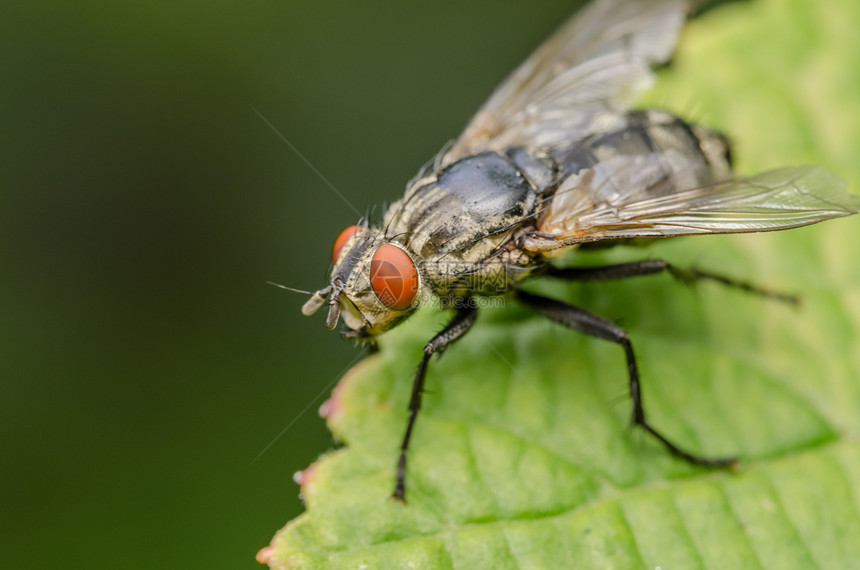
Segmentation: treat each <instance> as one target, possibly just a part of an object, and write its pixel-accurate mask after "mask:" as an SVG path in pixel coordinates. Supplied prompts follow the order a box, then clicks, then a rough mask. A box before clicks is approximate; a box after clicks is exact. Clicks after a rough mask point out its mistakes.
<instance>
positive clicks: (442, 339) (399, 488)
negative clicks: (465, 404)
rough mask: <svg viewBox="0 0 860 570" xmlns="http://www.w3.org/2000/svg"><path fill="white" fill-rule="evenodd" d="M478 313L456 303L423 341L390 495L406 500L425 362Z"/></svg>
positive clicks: (469, 325)
mask: <svg viewBox="0 0 860 570" xmlns="http://www.w3.org/2000/svg"><path fill="white" fill-rule="evenodd" d="M477 317H478V309H477V307H476V306H474V305H472V303H470V302H469V300H468V299H466V300H465V302H464V303H462V304H461V306H458V307H457V314H456V315H454V318H453V319H451V322H449V323H448V325H447V326H446V327H445V328H444V329H442V332H440V333H439V334H437V335H436V336H434V337H433V338H432V339H430V342H428V343H427V344H425V345H424V356H423V357H422V358H421V363H420V364H419V365H418V372H416V374H415V381H414V382H413V383H412V396H411V398H410V399H409V421H408V423H407V424H406V433H405V434H404V435H403V443H402V444H401V445H400V458H399V459H398V461H397V479H396V482H395V484H394V492H393V493H392V494H391V498H392V499H395V500H398V501H401V502H406V450H407V449H408V448H409V439H410V438H411V437H412V428H413V427H414V426H415V419H416V418H417V417H418V410H419V409H420V408H421V396H422V394H423V392H424V377H425V376H426V374H427V363H428V362H429V361H430V357H431V356H433V355H434V354H441V353H442V352H443V351H444V350H445V349H446V348H448V347H449V346H451V344H453V343H454V341H456V340H458V339H459V338H460V337H462V336H463V335H464V334H466V333H467V332H469V329H471V328H472V325H473V324H475V319H476V318H477Z"/></svg>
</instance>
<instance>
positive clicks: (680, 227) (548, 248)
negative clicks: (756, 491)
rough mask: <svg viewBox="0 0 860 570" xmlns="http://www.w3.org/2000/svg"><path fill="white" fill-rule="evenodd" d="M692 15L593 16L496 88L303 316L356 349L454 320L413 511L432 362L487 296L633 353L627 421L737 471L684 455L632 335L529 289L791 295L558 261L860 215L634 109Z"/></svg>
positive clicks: (834, 194)
mask: <svg viewBox="0 0 860 570" xmlns="http://www.w3.org/2000/svg"><path fill="white" fill-rule="evenodd" d="M688 8H689V6H688V4H687V3H686V2H684V1H681V0H648V1H644V0H639V1H632V0H595V1H594V2H593V3H591V4H589V5H587V6H586V7H585V8H584V9H582V10H581V11H580V12H579V13H578V14H577V15H576V16H575V17H573V18H572V19H570V20H569V21H568V22H566V23H565V24H564V25H563V26H562V27H561V29H560V30H559V31H558V32H557V33H556V34H555V35H553V36H552V37H550V38H549V40H547V41H546V42H545V43H544V44H543V45H542V46H541V47H540V48H539V49H538V50H537V51H536V52H534V54H532V55H531V56H530V57H529V58H528V59H527V60H526V61H525V62H524V63H523V64H522V65H520V67H519V68H517V69H516V70H515V71H514V72H513V73H512V74H511V75H510V76H509V77H508V78H507V79H506V80H505V81H504V82H503V83H502V84H501V85H500V86H499V87H498V88H497V89H496V90H495V92H494V93H493V94H492V96H491V97H490V98H489V100H488V101H487V102H486V103H485V104H484V106H483V107H482V108H481V109H480V110H479V111H478V113H477V114H476V115H475V116H474V118H472V120H471V122H470V123H469V124H468V125H467V126H466V129H465V130H464V131H463V133H462V134H461V135H460V136H459V137H458V138H457V139H456V140H455V141H453V142H452V143H451V144H449V145H448V146H447V147H445V148H443V149H442V151H441V152H440V153H439V154H438V155H437V156H436V158H435V159H434V160H433V161H431V162H430V163H429V164H428V165H427V166H425V167H424V168H423V169H422V170H421V171H420V172H419V173H418V175H417V176H416V177H415V178H414V179H413V180H412V181H410V182H409V183H408V185H407V188H406V192H405V194H404V195H403V197H402V198H401V199H400V200H398V201H397V202H395V203H393V204H392V205H391V206H390V207H389V208H388V209H387V211H386V212H385V213H384V216H383V219H382V221H381V223H379V224H377V225H372V224H370V223H369V222H367V221H362V222H360V223H359V224H358V225H354V226H350V227H348V228H346V229H345V230H343V232H342V233H341V234H340V235H339V236H338V237H337V239H336V240H335V243H334V249H333V251H332V261H333V263H334V267H333V270H332V273H331V280H330V282H329V284H328V285H327V286H326V287H325V288H323V289H320V290H319V291H317V292H316V293H313V294H312V296H311V298H310V299H309V300H308V302H307V303H306V304H305V305H304V307H303V309H302V310H303V312H304V313H305V314H307V315H309V314H311V313H314V312H315V311H316V310H317V309H319V308H320V307H322V306H323V305H327V306H328V315H327V317H326V325H327V326H328V328H330V329H334V328H335V327H336V326H337V324H338V321H339V319H340V318H343V321H344V323H345V325H346V327H347V329H348V332H347V334H348V336H351V337H355V338H358V339H364V340H367V341H370V342H372V340H373V338H374V337H375V336H376V335H379V334H381V333H383V332H385V331H387V330H388V329H390V328H392V327H394V326H395V325H397V324H398V323H400V322H402V321H403V320H404V319H406V318H407V317H408V316H410V315H411V314H412V313H413V312H414V311H415V310H416V309H417V308H418V307H419V306H422V305H424V304H427V303H428V302H429V301H430V300H432V299H438V300H441V301H442V302H443V306H445V307H447V308H450V309H452V310H453V312H454V314H453V317H452V318H451V320H450V322H449V323H448V325H447V326H446V327H445V328H444V329H443V330H442V331H441V332H440V333H439V334H437V335H436V336H434V337H433V338H432V339H430V341H429V342H427V344H426V345H425V346H424V354H423V357H422V358H421V361H420V363H419V366H418V371H417V373H416V375H415V379H414V382H413V386H412V396H411V399H410V401H409V419H408V423H407V425H406V431H405V434H404V436H403V440H402V445H401V447H400V454H399V459H398V462H397V467H396V477H395V485H394V492H393V495H392V496H393V498H395V499H399V500H404V498H405V477H406V458H407V448H408V447H409V440H410V437H411V435H412V430H413V428H414V426H415V420H416V417H417V415H418V410H419V409H420V407H421V397H422V391H423V386H424V378H425V374H426V372H427V365H428V362H429V360H430V357H431V356H432V355H433V354H438V353H441V352H442V351H444V350H445V349H446V348H447V347H448V346H450V345H451V344H452V343H453V342H455V341H456V340H458V339H460V338H462V337H463V335H465V334H466V333H467V332H468V331H469V329H471V328H472V325H473V324H474V323H475V319H476V317H477V313H478V310H477V306H478V304H479V303H477V302H476V300H477V299H480V298H481V297H489V296H497V295H506V296H510V297H512V298H515V299H517V300H518V301H519V302H521V303H523V304H524V305H526V306H527V307H529V308H531V309H533V310H534V311H535V312H537V313H538V314H540V315H543V316H545V317H547V318H549V319H551V320H553V321H556V322H558V323H560V324H562V325H564V326H566V327H569V328H572V329H575V330H577V331H580V332H582V333H585V334H587V335H591V336H594V337H597V338H600V339H604V340H608V341H611V342H614V343H616V344H618V345H620V346H621V347H622V348H623V350H624V354H625V357H626V361H627V368H628V376H629V385H630V396H631V399H632V403H633V410H632V422H633V424H634V425H636V426H639V427H641V428H643V429H644V430H645V431H647V432H648V433H650V434H651V435H652V436H653V437H654V438H656V439H657V440H658V441H659V442H660V443H661V444H662V445H663V446H665V448H666V449H667V450H668V451H669V452H671V453H672V454H674V455H676V456H677V457H680V458H682V459H684V460H686V461H688V462H690V463H694V464H698V465H705V466H712V467H720V466H728V465H731V464H733V463H734V462H735V459H734V458H709V457H704V456H700V455H698V454H695V453H692V452H690V451H687V450H685V449H682V448H681V447H679V446H678V445H676V444H675V443H673V442H672V440H671V439H669V438H668V437H666V436H665V435H663V434H662V433H660V432H659V431H657V430H656V429H655V428H654V427H653V426H652V425H651V424H650V423H649V422H648V420H647V419H646V415H645V411H644V409H643V406H642V393H641V385H640V379H639V373H638V369H637V367H636V360H635V357H634V352H633V347H632V345H631V342H630V339H629V338H628V336H627V334H626V333H625V331H624V330H623V329H621V328H620V327H618V326H617V325H616V324H615V323H613V322H611V321H609V320H607V319H604V318H602V317H599V316H597V315H594V314H591V313H589V312H587V311H585V310H584V309H581V308H579V307H576V306H574V305H571V304H568V303H565V302H561V301H557V300H554V299H551V298H547V297H542V296H538V295H535V294H532V293H527V292H525V291H523V290H522V289H521V288H520V286H521V285H522V284H523V282H524V281H526V280H527V279H529V278H534V277H540V276H543V277H552V278H559V279H570V280H611V279H621V278H625V277H633V276H638V275H646V274H652V273H658V272H662V271H668V272H671V273H672V274H674V275H675V276H677V277H681V278H682V279H684V280H697V279H714V280H717V281H720V282H723V283H727V284H730V285H737V286H740V287H742V288H745V289H747V290H751V291H753V292H757V293H760V294H763V295H771V296H778V295H774V294H772V293H768V292H767V291H764V290H760V289H757V288H755V287H752V286H750V285H747V284H741V283H735V282H733V281H731V280H730V279H726V278H724V277H721V276H719V275H714V274H711V273H706V272H702V271H698V270H687V269H681V268H678V267H675V266H673V265H671V264H669V263H667V262H665V261H662V260H654V259H651V260H646V261H641V262H633V263H623V264H618V265H610V266H603V267H589V268H578V267H557V266H555V265H552V264H550V263H549V260H550V258H553V257H555V256H557V255H559V254H561V253H563V252H566V251H568V250H571V249H574V248H583V247H589V246H595V245H597V246H606V245H615V244H620V243H630V242H631V241H632V240H636V239H640V238H665V237H672V236H681V235H694V234H719V233H742V232H763V231H772V230H783V229H789V228H795V227H799V226H805V225H808V224H813V223H816V222H821V221H824V220H829V219H832V218H838V217H841V216H847V215H850V214H854V213H856V212H857V211H858V210H860V198H858V197H857V196H853V195H850V194H848V193H846V192H845V184H844V182H842V181H841V180H840V179H838V178H837V177H835V176H834V175H833V174H831V173H829V172H828V171H826V170H824V169H822V168H818V167H814V166H801V167H786V168H779V169H777V170H772V171H769V172H765V173H763V174H759V175H756V176H752V177H745V178H744V177H734V176H732V174H731V168H730V162H731V160H730V152H729V144H728V141H727V139H726V137H724V136H723V135H721V134H720V133H718V132H715V131H713V130H711V129H709V128H706V127H703V126H700V125H695V124H691V123H688V122H686V121H684V120H683V119H681V118H679V117H677V116H675V115H673V114H671V113H668V112H665V111H659V110H630V109H629V108H628V106H627V103H629V102H630V100H631V96H632V95H635V94H636V93H637V92H639V91H641V90H642V89H644V88H645V87H647V86H648V85H649V84H650V82H651V81H652V79H653V74H652V71H651V67H652V66H654V65H656V64H659V63H662V62H665V61H666V60H667V59H668V58H669V56H670V55H671V53H672V50H673V48H674V45H675V43H676V39H677V37H678V34H679V31H680V29H681V27H682V25H683V23H684V21H685V19H686V16H687V11H688ZM783 298H784V299H787V300H791V298H790V297H783Z"/></svg>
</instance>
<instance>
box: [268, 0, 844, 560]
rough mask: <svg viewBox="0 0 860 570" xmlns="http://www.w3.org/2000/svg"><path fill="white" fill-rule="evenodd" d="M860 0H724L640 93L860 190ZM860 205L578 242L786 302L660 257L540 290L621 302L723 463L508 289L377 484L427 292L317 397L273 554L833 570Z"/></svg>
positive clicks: (742, 151)
mask: <svg viewBox="0 0 860 570" xmlns="http://www.w3.org/2000/svg"><path fill="white" fill-rule="evenodd" d="M858 21H860V3H857V2H853V1H851V0H840V1H831V2H827V3H824V2H818V3H813V2H807V1H804V0H790V1H786V0H770V1H759V2H755V3H751V4H746V3H744V4H730V5H726V6H723V7H721V8H719V9H716V10H714V11H712V12H710V13H708V14H706V15H705V16H703V17H702V18H701V19H700V20H698V21H695V22H693V23H691V24H690V25H689V26H688V28H687V30H686V31H685V34H684V37H683V39H682V43H681V46H680V49H679V52H678V54H677V57H676V60H675V65H674V66H673V67H672V68H671V70H669V71H667V72H665V73H664V74H663V75H662V77H661V79H660V82H659V85H658V86H657V88H656V89H655V91H654V92H653V93H651V94H650V95H649V99H648V101H647V104H648V105H657V106H664V107H668V108H672V109H675V110H676V111H679V112H681V113H682V114H683V109H685V108H690V106H692V107H693V108H694V113H693V114H694V118H695V119H696V120H697V121H699V122H703V123H705V124H709V125H712V126H716V127H718V128H720V129H723V130H724V131H726V132H728V133H731V135H732V136H733V139H734V142H735V150H736V153H735V154H736V157H737V170H738V172H740V173H742V174H749V173H753V172H757V171H761V170H764V169H766V168H771V167H775V166H779V165H782V164H818V165H822V166H825V167H827V168H829V169H831V170H833V171H834V172H836V173H838V174H839V175H840V176H842V177H845V178H847V179H848V180H849V183H850V185H851V187H853V188H854V189H855V192H856V190H857V189H858V188H860V161H858V160H857V156H858V153H860V106H858V105H857V101H858V100H860V99H858V97H860V73H858V72H857V70H858V69H860V34H857V33H856V30H855V24H856V22H858ZM858 244H860V220H858V219H857V218H856V217H851V218H846V219H841V220H836V221H833V222H828V223H826V224H821V225H817V226H813V227H810V228H804V229H800V230H794V231H789V232H777V233H771V234H757V235H748V236H746V235H745V236H712V237H702V238H694V239H673V240H665V241H662V242H659V243H657V244H655V245H653V246H651V247H649V248H647V249H644V250H643V249H629V248H628V249H625V248H618V249H615V250H609V251H606V252H602V253H588V254H586V253H579V254H577V256H576V261H577V263H583V264H597V263H615V262H619V261H626V260H634V259H642V258H665V259H667V260H670V261H672V262H674V263H676V264H680V265H685V264H686V265H691V264H696V265H699V266H701V267H704V268H708V269H710V270H713V271H719V272H723V273H726V274H729V275H734V276H737V277H739V278H742V279H749V280H754V281H755V282H757V283H759V284H761V285H765V286H770V287H772V288H776V289H781V290H786V291H791V292H795V291H796V292H802V294H803V300H804V303H803V306H802V308H800V309H793V308H791V307H788V306H785V305H783V304H779V303H775V302H767V301H763V300H761V299H759V298H754V297H751V296H749V295H745V294H744V293H742V292H738V291H736V290H730V289H726V288H724V287H720V286H719V285H717V284H710V283H704V284H701V285H699V286H697V287H696V288H695V289H689V288H686V287H684V286H683V285H681V284H679V283H677V282H674V281H672V279H671V277H668V276H653V277H642V278H638V279H633V280H627V281H623V282H618V283H608V284H559V283H536V284H535V285H534V289H535V290H539V291H542V292H545V293H547V294H550V295H552V296H554V297H557V298H561V299H567V300H570V301H571V302H575V303H576V304H578V305H580V306H582V307H585V308H587V309H589V310H591V311H593V312H596V313H598V314H601V315H604V316H606V317H609V318H612V319H617V320H621V322H622V324H623V326H624V327H625V328H626V329H627V330H628V331H629V333H630V336H631V338H632V340H633V343H634V347H635V348H636V350H637V355H638V358H639V361H640V368H641V374H642V378H643V390H644V400H645V407H646V411H647V413H648V414H649V416H650V418H651V419H652V421H653V423H654V424H655V425H656V426H658V428H659V429H661V430H662V431H663V432H664V433H666V434H667V435H669V436H670V437H672V438H674V439H675V440H676V441H678V442H679V443H680V444H682V445H684V446H686V447H687V448H689V449H691V450H695V451H697V452H700V453H702V454H707V455H713V456H718V455H735V454H736V455H739V456H740V457H741V458H742V459H743V464H742V467H741V469H740V470H739V471H738V472H735V473H730V472H724V471H720V472H713V471H708V470H704V469H700V468H696V467H692V466H690V465H688V464H686V463H683V462H681V461H678V460H676V459H674V458H673V457H671V456H670V455H669V454H668V453H667V452H666V451H665V450H664V449H663V448H661V447H660V446H659V444H657V443H655V442H654V441H653V440H652V439H651V438H649V437H647V436H645V435H644V434H642V433H641V432H638V431H633V432H631V431H630V430H628V429H627V424H628V420H629V416H630V409H629V407H630V406H629V401H628V399H627V398H626V397H624V396H625V395H626V392H627V385H626V383H627V377H626V370H625V365H624V358H623V353H622V351H621V349H620V348H619V347H617V346H615V345H612V344H609V343H605V342H601V341H599V340H594V339H591V338H586V337H584V336H582V335H579V334H577V333H574V332H571V331H568V330H565V329H562V328H561V327H558V326H557V325H554V324H552V323H550V322H547V321H545V320H541V319H539V318H537V317H534V316H531V315H530V314H529V313H528V312H527V311H526V310H525V309H523V308H522V307H519V306H517V305H516V304H515V303H513V302H508V303H507V306H505V307H502V308H495V309H488V310H485V311H483V312H482V314H481V316H480V318H479V321H478V324H477V325H476V327H475V329H474V331H473V332H472V333H470V334H469V335H467V336H466V337H465V338H464V339H463V340H462V341H461V342H459V343H458V344H456V345H454V346H453V347H452V348H451V349H449V351H448V352H446V354H445V356H444V358H442V359H440V360H435V359H434V361H433V362H432V363H431V366H430V372H429V374H428V378H427V393H426V394H425V398H424V407H423V409H422V412H421V414H420V416H419V419H418V423H417V426H416V430H415V433H414V438H413V443H412V448H411V450H410V455H409V466H408V478H407V485H408V489H407V498H408V504H406V505H402V504H399V503H395V502H391V501H389V500H388V496H389V494H390V493H391V490H392V485H393V475H394V465H395V461H396V458H397V450H398V446H399V442H400V438H401V436H402V431H403V429H404V427H405V424H406V404H407V401H408V398H409V392H410V389H411V380H412V377H413V374H414V369H415V366H416V365H417V363H418V360H419V359H420V356H421V351H422V346H423V343H424V342H426V341H427V340H428V339H429V337H430V336H431V335H432V334H433V333H434V332H435V331H436V330H437V329H438V328H439V327H440V326H441V324H442V323H443V322H444V321H445V319H446V318H447V315H444V314H442V313H438V312H433V311H427V312H423V313H420V314H419V315H416V316H415V317H413V318H412V319H410V320H409V321H408V322H407V323H406V324H404V325H403V326H401V327H400V328H398V329H396V330H394V331H392V332H390V333H388V334H386V335H384V336H383V337H382V339H381V341H382V344H381V348H382V350H381V352H379V353H377V354H375V355H373V356H371V357H369V358H367V359H365V360H364V361H363V362H362V363H361V364H359V365H358V366H356V367H355V368H354V369H353V370H352V371H351V372H349V373H348V374H347V375H346V376H345V377H344V378H343V379H342V380H341V382H340V384H339V386H338V387H337V389H336V390H335V392H334V394H333V395H332V398H331V400H330V401H329V403H328V404H327V410H328V413H327V420H328V423H329V426H330V428H331V430H332V432H333V433H334V434H335V435H336V436H337V437H338V438H339V439H340V440H342V441H343V442H345V444H346V446H345V447H344V448H342V449H339V450H337V451H333V452H331V453H328V454H327V455H325V456H324V457H323V458H322V459H320V460H319V461H318V462H317V463H316V464H314V465H313V466H311V467H310V468H309V469H308V470H306V471H305V472H303V473H302V474H301V477H300V482H301V484H302V494H303V496H304V498H305V501H306V504H307V512H306V513H305V514H304V515H302V516H300V517H299V518H298V519H296V520H294V521H292V522H291V523H289V524H288V525H287V526H286V527H285V528H284V529H283V530H281V531H280V532H279V533H278V535H277V536H276V537H275V539H274V540H273V542H272V545H271V546H270V547H267V548H266V549H264V550H263V551H261V555H260V556H261V558H262V559H264V560H266V561H267V562H268V563H269V565H270V566H271V567H272V568H373V569H378V568H407V567H408V568H463V569H470V570H471V569H476V568H574V567H575V568H639V567H641V568H656V567H660V568H666V569H668V568H684V569H691V568H732V569H737V568H760V567H768V568H780V569H790V568H803V569H809V568H848V567H857V566H858V564H860V540H858V537H860V443H858V441H860V440H858V436H860V342H858V338H860V335H858V324H860V263H857V261H856V260H858V259H860V249H858V248H860V245H858Z"/></svg>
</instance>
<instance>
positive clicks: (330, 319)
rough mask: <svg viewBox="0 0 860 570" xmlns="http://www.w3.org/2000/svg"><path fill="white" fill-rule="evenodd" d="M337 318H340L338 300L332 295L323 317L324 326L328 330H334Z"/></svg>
mask: <svg viewBox="0 0 860 570" xmlns="http://www.w3.org/2000/svg"><path fill="white" fill-rule="evenodd" d="M338 319H340V301H338V298H337V297H332V298H331V300H329V302H328V315H326V318H325V326H327V327H328V328H329V330H334V328H335V327H336V326H337V321H338Z"/></svg>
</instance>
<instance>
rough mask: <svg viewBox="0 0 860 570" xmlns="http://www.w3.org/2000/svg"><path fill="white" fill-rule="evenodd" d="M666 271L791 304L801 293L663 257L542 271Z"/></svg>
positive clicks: (608, 274) (572, 275)
mask: <svg viewBox="0 0 860 570" xmlns="http://www.w3.org/2000/svg"><path fill="white" fill-rule="evenodd" d="M663 271H668V272H669V273H671V274H672V276H673V277H675V278H676V279H678V280H679V281H682V282H683V283H688V284H692V283H694V282H696V281H699V280H710V281H716V282H718V283H722V284H723V285H727V286H729V287H734V288H736V289H741V290H742V291H746V292H747V293H752V294H753V295H759V296H761V297H766V298H768V299H774V300H776V301H781V302H783V303H789V304H791V305H799V304H800V297H798V296H797V295H791V294H788V293H780V292H779V291H771V290H769V289H764V288H762V287H758V286H756V285H753V284H751V283H747V282H744V281H737V280H735V279H732V278H730V277H725V276H724V275H719V274H716V273H711V272H709V271H702V270H700V269H695V268H690V269H684V268H681V267H678V266H676V265H672V264H671V263H668V262H666V261H663V260H662V259H647V260H645V261H634V262H631V263H619V264H617V265H603V266H599V267H550V268H549V269H548V270H547V271H546V273H545V275H546V276H547V277H558V278H560V279H569V280H571V281H609V280H613V279H626V278H627V277H636V276H637V275H652V274H654V273H661V272H663Z"/></svg>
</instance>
